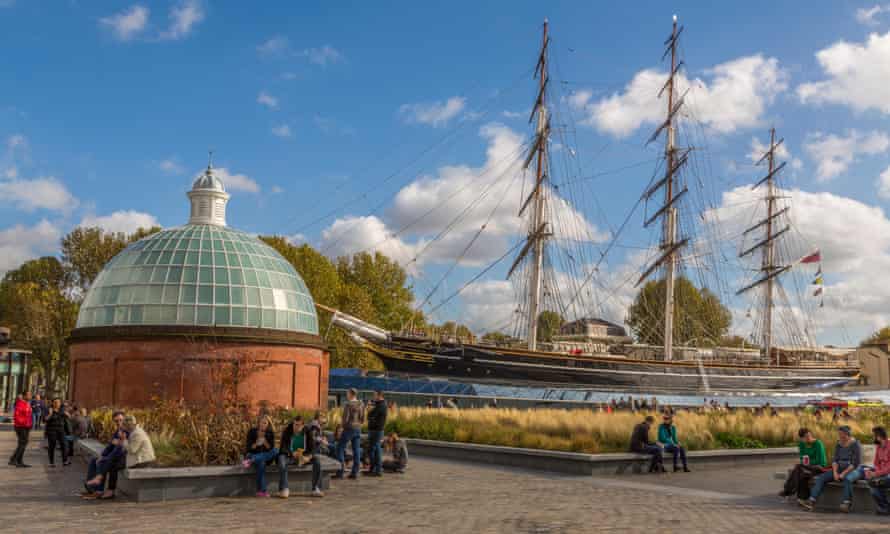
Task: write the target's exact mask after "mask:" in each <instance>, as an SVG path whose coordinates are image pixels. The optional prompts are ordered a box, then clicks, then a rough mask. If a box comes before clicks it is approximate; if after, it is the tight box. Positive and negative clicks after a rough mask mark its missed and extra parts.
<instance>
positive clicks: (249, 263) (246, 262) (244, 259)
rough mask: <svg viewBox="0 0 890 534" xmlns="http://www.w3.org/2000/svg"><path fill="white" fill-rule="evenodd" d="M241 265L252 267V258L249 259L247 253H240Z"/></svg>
mask: <svg viewBox="0 0 890 534" xmlns="http://www.w3.org/2000/svg"><path fill="white" fill-rule="evenodd" d="M241 265H243V266H244V267H253V266H254V265H253V260H251V259H250V256H248V255H247V254H242V255H241Z"/></svg>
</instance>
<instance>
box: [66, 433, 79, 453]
mask: <svg viewBox="0 0 890 534" xmlns="http://www.w3.org/2000/svg"><path fill="white" fill-rule="evenodd" d="M75 441H77V437H76V436H65V445H66V446H67V447H68V458H71V457H72V456H74V442H75Z"/></svg>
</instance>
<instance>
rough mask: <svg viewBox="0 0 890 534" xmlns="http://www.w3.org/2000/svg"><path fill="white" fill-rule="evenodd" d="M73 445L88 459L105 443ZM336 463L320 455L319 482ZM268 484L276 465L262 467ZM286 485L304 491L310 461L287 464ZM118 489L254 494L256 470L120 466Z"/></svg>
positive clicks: (149, 495) (159, 496) (146, 497)
mask: <svg viewBox="0 0 890 534" xmlns="http://www.w3.org/2000/svg"><path fill="white" fill-rule="evenodd" d="M76 447H77V448H78V450H80V451H81V452H82V453H83V455H84V456H85V457H86V458H88V459H92V458H95V457H98V456H99V455H100V454H101V453H102V449H104V448H105V446H104V445H103V444H102V443H100V442H98V441H96V440H94V439H82V440H78V441H77V443H76ZM339 468H340V464H339V463H337V462H336V461H334V460H332V459H330V458H328V457H327V456H322V457H321V469H322V477H321V486H322V489H323V490H327V489H328V488H329V487H330V481H331V474H332V473H335V472H336V471H337V470H338V469H339ZM266 480H268V481H269V486H270V487H275V486H277V485H278V467H277V466H274V465H270V466H268V467H267V468H266ZM288 485H289V487H290V490H291V492H292V493H295V494H300V493H308V492H309V491H310V490H311V489H312V488H311V485H312V465H311V464H307V465H303V466H300V467H297V466H296V465H292V466H290V467H289V468H288ZM117 487H118V491H120V492H121V493H123V494H124V495H127V496H128V497H130V498H132V499H133V500H135V501H138V502H148V501H170V500H177V499H195V498H203V497H238V496H252V495H255V494H256V491H257V490H256V471H255V470H254V469H253V468H248V469H245V468H243V467H242V466H241V465H240V464H239V465H219V466H216V465H209V466H200V467H145V468H139V469H124V470H121V471H120V473H119V474H118V484H117Z"/></svg>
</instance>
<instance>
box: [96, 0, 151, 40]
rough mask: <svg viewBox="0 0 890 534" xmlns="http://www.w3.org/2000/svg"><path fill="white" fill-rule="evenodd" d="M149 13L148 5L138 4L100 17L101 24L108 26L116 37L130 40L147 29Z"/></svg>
mask: <svg viewBox="0 0 890 534" xmlns="http://www.w3.org/2000/svg"><path fill="white" fill-rule="evenodd" d="M148 15H149V10H148V8H147V7H145V6H141V5H138V4H136V5H133V6H130V7H129V8H127V9H125V10H124V11H121V12H120V13H116V14H114V15H110V16H108V17H103V18H101V19H99V24H100V25H102V26H104V27H106V28H108V29H109V30H110V31H111V33H112V34H113V35H114V37H115V38H116V39H118V40H121V41H129V40H131V39H134V38H136V37H138V36H139V34H140V33H142V32H143V31H145V28H146V27H147V26H148Z"/></svg>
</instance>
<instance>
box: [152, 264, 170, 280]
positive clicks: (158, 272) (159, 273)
mask: <svg viewBox="0 0 890 534" xmlns="http://www.w3.org/2000/svg"><path fill="white" fill-rule="evenodd" d="M165 280H167V267H155V270H154V272H153V273H152V275H151V281H152V283H154V284H163V283H164V281H165Z"/></svg>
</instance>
